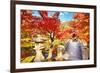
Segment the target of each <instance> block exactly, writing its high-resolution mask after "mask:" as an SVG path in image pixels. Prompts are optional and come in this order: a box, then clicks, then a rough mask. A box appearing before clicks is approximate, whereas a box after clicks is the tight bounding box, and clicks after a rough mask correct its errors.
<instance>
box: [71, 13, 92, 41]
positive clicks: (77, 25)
mask: <svg viewBox="0 0 100 73" xmlns="http://www.w3.org/2000/svg"><path fill="white" fill-rule="evenodd" d="M73 18H74V21H71V23H70V24H71V26H72V27H73V29H74V30H77V34H78V36H79V38H80V39H84V40H85V41H86V42H87V43H89V29H90V28H89V23H90V22H89V13H80V12H78V13H75V14H74V16H73Z"/></svg>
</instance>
